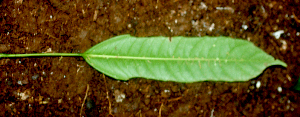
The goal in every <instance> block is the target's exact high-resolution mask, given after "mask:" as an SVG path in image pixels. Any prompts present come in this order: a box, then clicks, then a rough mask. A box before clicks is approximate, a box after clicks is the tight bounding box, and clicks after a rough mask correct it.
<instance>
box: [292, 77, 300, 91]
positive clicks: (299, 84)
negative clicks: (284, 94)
mask: <svg viewBox="0 0 300 117" xmlns="http://www.w3.org/2000/svg"><path fill="white" fill-rule="evenodd" d="M293 88H294V89H295V90H297V91H300V77H299V78H298V82H297V84H296V85H295V86H294V87H293Z"/></svg>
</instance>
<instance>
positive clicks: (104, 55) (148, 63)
mask: <svg viewBox="0 0 300 117" xmlns="http://www.w3.org/2000/svg"><path fill="white" fill-rule="evenodd" d="M83 57H84V58H85V60H86V61H87V62H88V63H89V64H90V65H91V66H93V67H94V68H95V69H97V70H98V71H100V72H102V73H104V74H106V75H109V76H111V77H113V78H115V79H118V80H128V79H130V78H136V77H142V78H147V79H154V80H161V81H175V82H197V81H228V82H234V81H247V80H249V79H251V78H253V77H256V76H258V75H259V74H261V73H262V71H263V70H264V69H265V68H266V67H268V66H271V65H282V66H284V67H286V66H287V65H286V64H285V63H284V62H282V61H280V60H275V59H274V58H273V57H272V56H270V55H268V54H266V53H265V52H263V51H262V50H261V49H259V48H258V47H256V46H254V45H253V44H252V43H251V42H248V41H245V40H240V39H232V38H229V37H172V38H169V37H138V38H137V37H132V36H130V35H121V36H117V37H113V38H111V39H108V40H107V41H104V42H102V43H100V44H98V45H95V46H94V47H92V48H90V49H89V50H88V51H86V52H85V53H84V54H83Z"/></svg>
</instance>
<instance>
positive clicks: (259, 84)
mask: <svg viewBox="0 0 300 117" xmlns="http://www.w3.org/2000/svg"><path fill="white" fill-rule="evenodd" d="M260 86H261V82H260V81H257V82H256V88H257V89H258V88H259V87H260Z"/></svg>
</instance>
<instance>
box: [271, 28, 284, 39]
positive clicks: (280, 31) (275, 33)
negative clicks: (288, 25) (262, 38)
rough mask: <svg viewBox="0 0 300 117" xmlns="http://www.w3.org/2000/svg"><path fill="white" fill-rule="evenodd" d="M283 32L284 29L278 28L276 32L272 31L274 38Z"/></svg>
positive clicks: (277, 37)
mask: <svg viewBox="0 0 300 117" xmlns="http://www.w3.org/2000/svg"><path fill="white" fill-rule="evenodd" d="M283 33H284V30H278V31H276V32H273V33H272V35H273V36H274V37H275V38H276V39H279V38H280V36H281V34H283Z"/></svg>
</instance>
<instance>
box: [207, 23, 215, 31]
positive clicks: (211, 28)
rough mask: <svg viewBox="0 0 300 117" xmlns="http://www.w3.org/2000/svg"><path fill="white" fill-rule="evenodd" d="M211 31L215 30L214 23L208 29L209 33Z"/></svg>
mask: <svg viewBox="0 0 300 117" xmlns="http://www.w3.org/2000/svg"><path fill="white" fill-rule="evenodd" d="M213 29H215V23H212V24H211V25H210V27H209V28H208V30H209V31H212V30H213Z"/></svg>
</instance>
